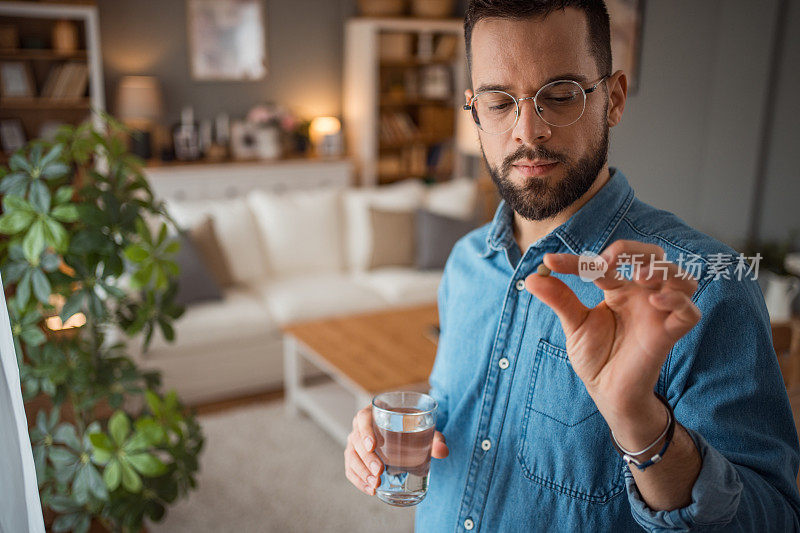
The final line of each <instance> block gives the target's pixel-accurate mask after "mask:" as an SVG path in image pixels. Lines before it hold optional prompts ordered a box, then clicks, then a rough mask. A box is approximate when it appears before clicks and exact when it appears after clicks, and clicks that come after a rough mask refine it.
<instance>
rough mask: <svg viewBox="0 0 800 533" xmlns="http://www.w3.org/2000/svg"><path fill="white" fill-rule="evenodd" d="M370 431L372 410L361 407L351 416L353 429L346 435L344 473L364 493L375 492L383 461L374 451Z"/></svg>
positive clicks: (373, 437) (370, 493)
mask: <svg viewBox="0 0 800 533" xmlns="http://www.w3.org/2000/svg"><path fill="white" fill-rule="evenodd" d="M374 448H375V436H374V434H373V431H372V411H371V409H370V408H369V407H366V408H364V409H361V410H360V411H359V412H358V413H356V416H355V417H354V418H353V431H352V432H350V435H348V437H347V447H346V448H345V451H344V460H345V475H346V476H347V479H348V480H350V482H351V483H352V484H353V485H355V487H356V488H357V489H358V490H360V491H361V492H364V493H365V494H369V495H373V494H375V488H376V487H377V486H378V485H379V484H380V474H381V472H382V471H383V463H382V462H381V460H380V458H379V457H378V455H377V454H376V453H374Z"/></svg>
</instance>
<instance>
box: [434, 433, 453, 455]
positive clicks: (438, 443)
mask: <svg viewBox="0 0 800 533" xmlns="http://www.w3.org/2000/svg"><path fill="white" fill-rule="evenodd" d="M448 455H450V450H449V449H448V448H447V444H445V442H444V435H442V434H441V433H439V432H438V431H437V432H436V433H434V434H433V448H432V449H431V457H433V458H434V459H444V458H445V457H447V456H448Z"/></svg>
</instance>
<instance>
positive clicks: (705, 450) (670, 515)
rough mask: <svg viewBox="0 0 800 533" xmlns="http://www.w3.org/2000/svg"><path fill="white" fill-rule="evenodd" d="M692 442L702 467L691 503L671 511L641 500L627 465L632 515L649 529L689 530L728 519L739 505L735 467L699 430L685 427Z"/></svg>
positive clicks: (737, 479) (738, 488)
mask: <svg viewBox="0 0 800 533" xmlns="http://www.w3.org/2000/svg"><path fill="white" fill-rule="evenodd" d="M684 429H685V430H686V432H687V433H688V434H689V436H690V437H691V438H692V440H693V441H694V444H695V446H696V447H697V450H698V452H700V459H701V460H702V466H701V467H700V474H699V475H698V476H697V480H696V481H695V482H694V486H693V487H692V503H690V504H689V505H687V506H686V507H682V508H680V509H673V510H671V511H653V510H652V509H650V507H648V506H647V504H646V503H645V502H644V500H642V496H641V494H640V493H639V489H638V488H637V487H636V482H635V481H634V478H633V473H631V471H630V469H629V468H628V466H627V465H626V466H625V487H626V489H627V492H628V501H629V502H630V504H631V513H632V514H633V518H634V519H635V520H636V521H637V522H638V523H639V524H640V525H641V526H642V527H644V528H645V529H646V530H648V531H659V532H661V531H688V530H690V529H692V528H695V527H699V526H716V525H722V524H726V523H727V522H730V521H731V520H732V519H733V517H734V516H735V515H736V511H737V509H738V507H739V498H740V496H741V493H742V482H741V480H740V479H739V473H738V472H737V471H736V468H735V467H734V466H733V464H731V462H730V461H728V460H727V459H726V458H725V456H723V455H722V454H721V453H720V452H718V451H717V450H716V449H714V448H713V447H712V446H711V445H710V444H708V442H706V440H705V439H704V438H703V437H702V435H700V434H699V433H697V432H695V431H693V430H691V429H689V428H684Z"/></svg>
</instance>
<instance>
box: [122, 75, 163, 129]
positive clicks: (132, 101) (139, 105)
mask: <svg viewBox="0 0 800 533" xmlns="http://www.w3.org/2000/svg"><path fill="white" fill-rule="evenodd" d="M162 109H163V102H162V98H161V87H160V85H159V83H158V80H157V79H156V78H154V77H152V76H125V77H123V78H122V80H120V82H119V88H118V90H117V117H118V118H119V119H120V120H122V121H123V122H126V123H129V124H142V125H147V124H151V123H153V122H156V121H157V120H158V119H159V118H160V117H161V113H162Z"/></svg>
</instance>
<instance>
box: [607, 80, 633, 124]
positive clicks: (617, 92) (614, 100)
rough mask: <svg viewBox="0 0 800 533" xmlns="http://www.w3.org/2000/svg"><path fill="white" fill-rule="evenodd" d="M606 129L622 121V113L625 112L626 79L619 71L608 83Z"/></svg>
mask: <svg viewBox="0 0 800 533" xmlns="http://www.w3.org/2000/svg"><path fill="white" fill-rule="evenodd" d="M606 83H607V84H608V100H609V103H608V115H607V117H606V120H607V121H608V127H609V128H613V127H614V126H616V125H617V124H619V123H620V121H621V120H622V112H623V111H624V110H625V100H626V99H627V97H628V78H627V76H625V73H624V72H622V71H621V70H618V71H616V72H615V73H614V74H612V75H611V76H610V77H609V78H608V81H606Z"/></svg>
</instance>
